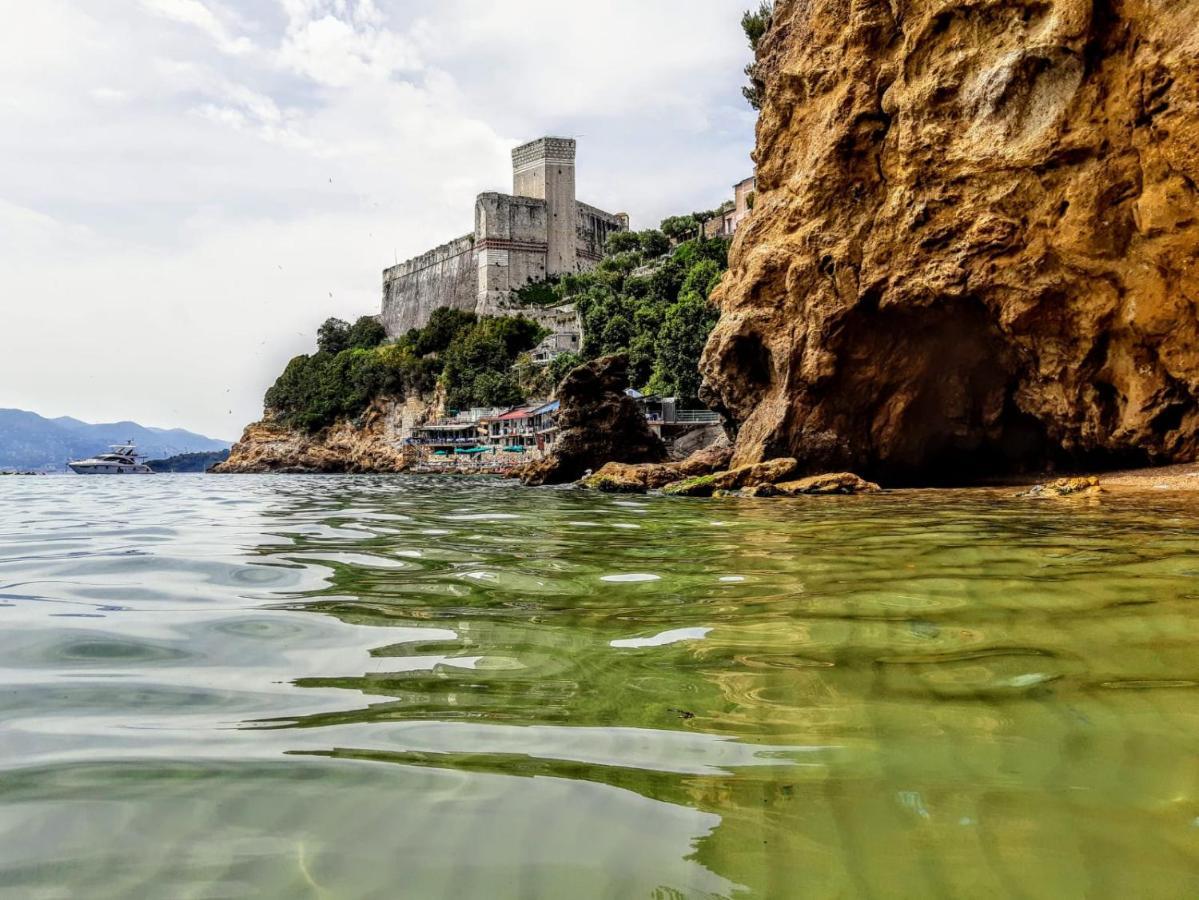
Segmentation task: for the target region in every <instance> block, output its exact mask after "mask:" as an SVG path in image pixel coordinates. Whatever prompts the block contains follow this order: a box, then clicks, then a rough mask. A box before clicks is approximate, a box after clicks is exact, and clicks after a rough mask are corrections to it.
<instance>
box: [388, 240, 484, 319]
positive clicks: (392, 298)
mask: <svg viewBox="0 0 1199 900" xmlns="http://www.w3.org/2000/svg"><path fill="white" fill-rule="evenodd" d="M478 288H479V269H478V265H477V264H476V262H475V235H474V234H473V233H472V234H467V235H463V236H462V237H460V238H457V239H455V240H452V241H450V242H449V243H447V244H442V245H441V246H440V247H437V248H435V249H433V250H430V251H429V252H428V253H423V254H421V255H420V256H417V257H414V258H413V259H410V260H407V261H406V262H402V263H400V264H399V265H398V266H391V267H390V268H388V269H384V270H383V312H382V315H381V316H380V320H381V321H382V323H383V327H384V328H385V329H387V334H388V336H389V337H399V336H400V335H402V334H404V333H405V332H406V331H408V329H409V328H419V327H420V326H422V325H424V324H425V323H426V322H428V321H429V316H430V315H431V314H432V312H433V310H435V309H437V308H438V307H441V306H448V307H451V308H452V309H464V310H474V309H475V304H476V300H477V295H478Z"/></svg>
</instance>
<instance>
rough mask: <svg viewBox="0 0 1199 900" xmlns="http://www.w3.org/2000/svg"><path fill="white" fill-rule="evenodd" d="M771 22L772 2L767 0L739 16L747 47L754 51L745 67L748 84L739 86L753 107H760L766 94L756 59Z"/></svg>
mask: <svg viewBox="0 0 1199 900" xmlns="http://www.w3.org/2000/svg"><path fill="white" fill-rule="evenodd" d="M773 22H774V3H772V2H767V0H762V2H761V3H759V4H758V8H757V9H756V10H751V9H747V10H746V11H745V13H744V14H743V15H742V16H741V30H742V31H744V32H745V38H746V40H748V41H749V47H750V49H751V50H753V52H754V61H753V62H751V63H750V64H749V65H747V66H746V67H745V74H746V77H748V78H749V84H748V85H746V86H745V87H743V88H741V94H742V96H744V97H745V99H746V100H748V101H749V105H750V106H752V107H753V108H754V109H761V108H762V100H763V99H764V98H765V96H766V82H765V81H764V80H763V78H762V69H761V66H760V65H759V64H758V61H757V54H758V46H759V45H760V44H761V43H762V38H764V37H765V36H766V32H768V31H769V30H770V26H771V25H772V24H773Z"/></svg>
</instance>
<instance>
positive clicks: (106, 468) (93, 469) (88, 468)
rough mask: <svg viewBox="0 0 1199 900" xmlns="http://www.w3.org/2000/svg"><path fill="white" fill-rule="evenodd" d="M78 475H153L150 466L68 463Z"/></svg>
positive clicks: (68, 466)
mask: <svg viewBox="0 0 1199 900" xmlns="http://www.w3.org/2000/svg"><path fill="white" fill-rule="evenodd" d="M67 468H69V469H70V470H71V471H72V472H74V473H75V474H76V475H153V474H154V470H153V469H151V468H150V467H149V466H118V465H113V464H111V463H67Z"/></svg>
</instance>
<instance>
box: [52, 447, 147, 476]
mask: <svg viewBox="0 0 1199 900" xmlns="http://www.w3.org/2000/svg"><path fill="white" fill-rule="evenodd" d="M141 459H142V457H140V456H138V455H137V448H136V447H134V446H133V443H132V442H129V443H126V444H113V445H112V446H111V447H109V448H108V452H107V453H98V454H96V455H95V456H93V457H91V458H90V459H73V460H71V461H70V462H68V463H67V465H68V466H69V467H70V469H71V471H72V472H74V473H75V474H77V475H153V474H154V470H153V469H151V468H150V467H149V466H147V465H146V464H145V463H143V462H141Z"/></svg>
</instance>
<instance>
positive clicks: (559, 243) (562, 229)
mask: <svg viewBox="0 0 1199 900" xmlns="http://www.w3.org/2000/svg"><path fill="white" fill-rule="evenodd" d="M512 193H513V194H515V195H516V196H518V197H532V198H535V199H537V200H544V201H545V205H546V225H547V231H548V233H547V235H546V244H547V247H546V265H545V274H546V275H561V274H566V273H574V272H576V271H578V266H577V264H578V247H577V244H578V238H577V234H576V227H577V222H576V220H577V218H578V212H577V210H578V207H577V206H576V204H575V142H574V140H573V139H571V138H556V137H543V138H538V139H537V140H535V141H530V142H529V143H527V144H522V145H521V146H519V147H517V148H516V149H515V150H513V151H512Z"/></svg>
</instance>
